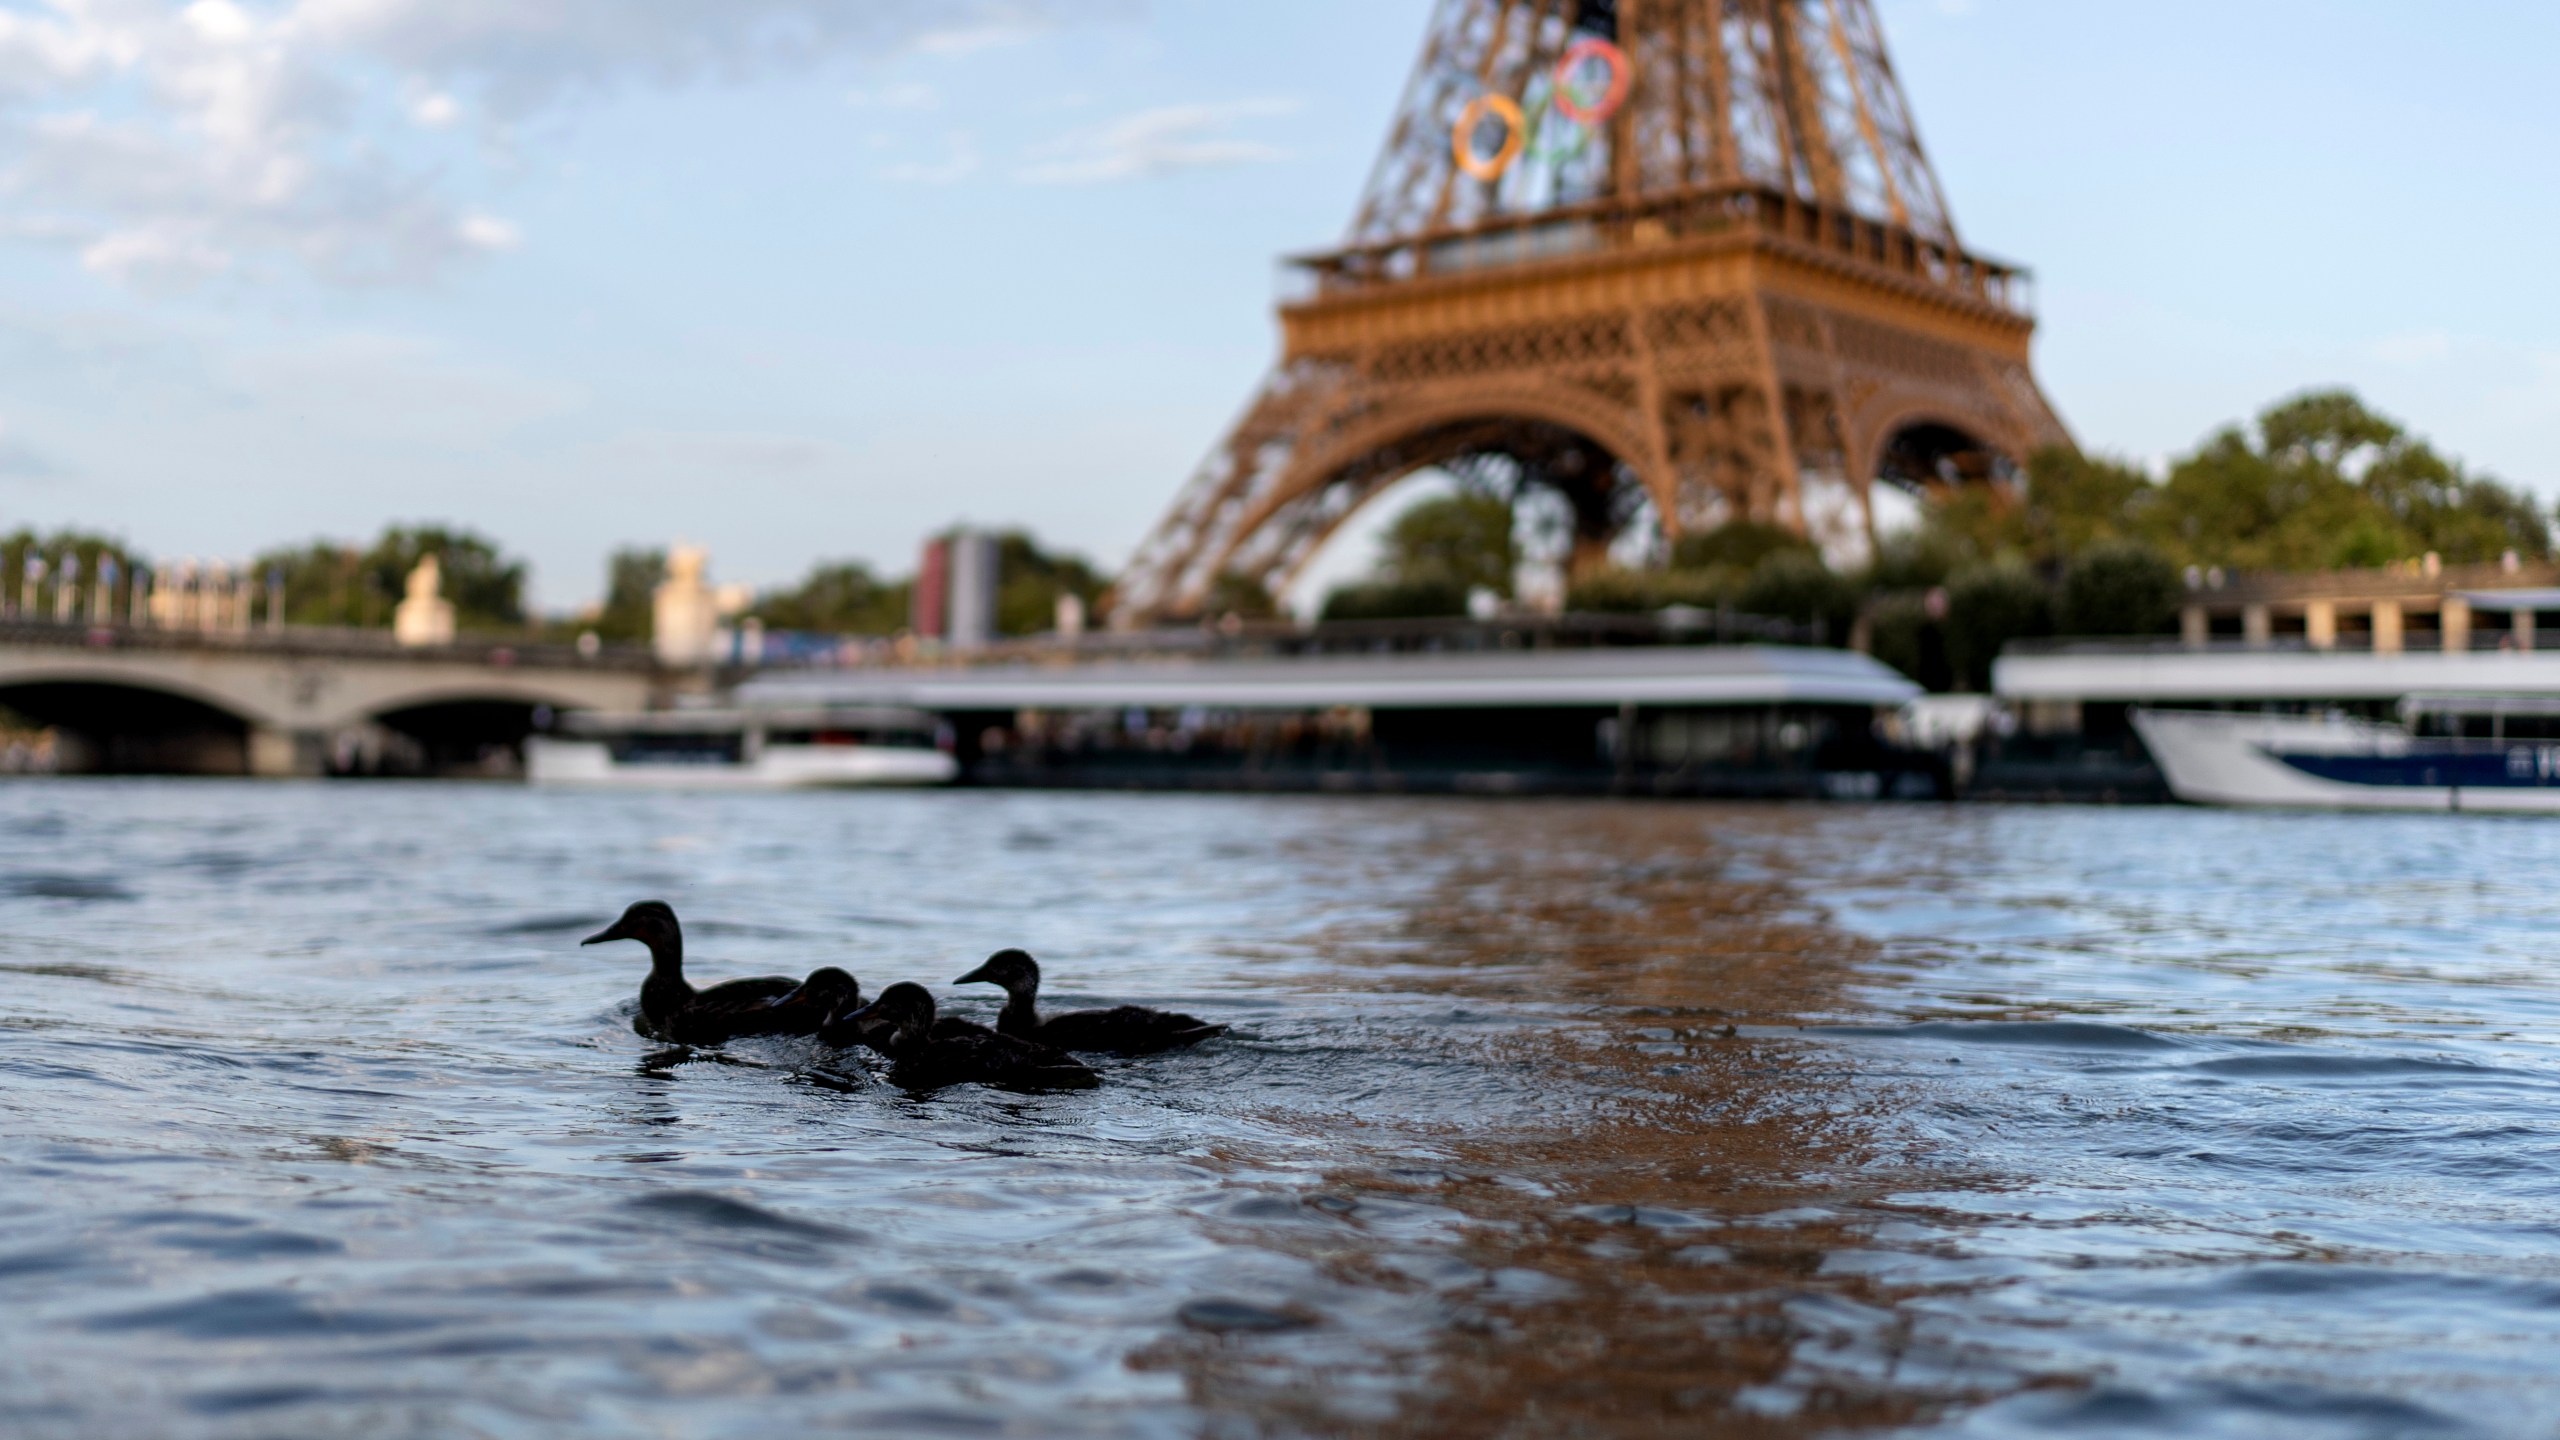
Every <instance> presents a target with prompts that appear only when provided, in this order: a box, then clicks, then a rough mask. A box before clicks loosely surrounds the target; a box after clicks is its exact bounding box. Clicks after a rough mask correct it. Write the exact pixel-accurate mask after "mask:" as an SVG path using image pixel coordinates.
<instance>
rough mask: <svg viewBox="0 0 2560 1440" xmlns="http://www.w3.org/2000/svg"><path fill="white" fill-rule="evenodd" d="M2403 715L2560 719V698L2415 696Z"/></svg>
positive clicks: (2402, 709) (2404, 706) (2405, 703)
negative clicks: (2534, 716)
mask: <svg viewBox="0 0 2560 1440" xmlns="http://www.w3.org/2000/svg"><path fill="white" fill-rule="evenodd" d="M2400 713H2401V714H2403V715H2560V695H2412V696H2410V697H2409V698H2407V699H2405V700H2403V701H2401V702H2400Z"/></svg>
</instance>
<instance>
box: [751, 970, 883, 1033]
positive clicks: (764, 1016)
mask: <svg viewBox="0 0 2560 1440" xmlns="http://www.w3.org/2000/svg"><path fill="white" fill-rule="evenodd" d="M861 1007H862V982H861V981H859V980H856V979H854V978H853V977H852V976H851V975H849V974H846V973H845V972H844V971H842V970H839V969H837V968H836V967H834V966H833V965H826V966H821V967H820V968H818V969H815V970H812V971H810V972H809V978H808V979H806V980H803V981H801V982H800V984H799V987H798V988H797V989H795V990H793V991H791V993H789V994H787V995H778V996H775V997H774V998H773V999H771V1000H768V1001H766V1002H764V1003H763V1004H762V1005H757V1006H751V1007H749V1008H747V1009H744V1010H740V1011H738V1012H736V1016H735V1021H734V1023H733V1024H732V1025H731V1027H730V1030H729V1034H730V1035H731V1037H733V1038H734V1037H736V1036H740V1035H815V1034H817V1033H818V1032H819V1031H821V1030H824V1029H825V1028H827V1022H828V1021H830V1020H833V1019H835V1018H836V1017H837V1016H839V1015H845V1014H850V1013H851V1012H853V1011H855V1010H858V1009H860V1008H861Z"/></svg>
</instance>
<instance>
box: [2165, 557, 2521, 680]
mask: <svg viewBox="0 0 2560 1440" xmlns="http://www.w3.org/2000/svg"><path fill="white" fill-rule="evenodd" d="M2186 582H2187V593H2186V598H2185V601H2184V603H2183V604H2182V605H2181V606H2180V608H2179V615H2178V632H2179V636H2180V638H2182V639H2183V640H2185V642H2186V643H2187V644H2188V645H2189V646H2192V647H2195V648H2197V649H2205V648H2220V647H2224V646H2232V645H2237V646H2243V647H2249V646H2255V647H2261V648H2266V649H2277V648H2287V649H2290V648H2295V647H2304V648H2309V649H2313V650H2371V651H2374V652H2375V653H2378V654H2385V655H2390V654H2398V653H2401V652H2404V651H2410V650H2443V651H2447V652H2453V653H2459V652H2462V651H2468V650H2475V649H2488V650H2497V649H2521V650H2531V649H2534V648H2536V646H2535V639H2536V627H2535V613H2536V612H2537V611H2540V610H2554V611H2560V566H2555V565H2552V564H2550V563H2548V562H2545V561H2519V560H2518V559H2517V558H2516V557H2515V556H2514V555H2513V554H2512V553H2510V554H2509V555H2508V556H2507V558H2506V559H2505V560H2504V561H2502V562H2500V563H2497V564H2492V565H2442V564H2439V563H2437V561H2436V557H2434V556H2433V555H2429V556H2427V557H2425V558H2424V559H2421V560H2412V561H2406V562H2403V563H2401V564H2397V565H2386V566H2384V567H2382V568H2380V569H2377V570H2332V571H2327V572H2324V573H2320V574H2309V575H2305V574H2291V573H2272V572H2266V573H2225V572H2224V571H2222V570H2220V569H2204V568H2200V567H2189V569H2188V570H2187V574H2186Z"/></svg>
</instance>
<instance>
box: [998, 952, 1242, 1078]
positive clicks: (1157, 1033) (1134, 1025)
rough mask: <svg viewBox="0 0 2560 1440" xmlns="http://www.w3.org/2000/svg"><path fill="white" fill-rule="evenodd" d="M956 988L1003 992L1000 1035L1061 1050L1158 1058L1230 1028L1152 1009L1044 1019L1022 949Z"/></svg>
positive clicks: (1036, 975)
mask: <svg viewBox="0 0 2560 1440" xmlns="http://www.w3.org/2000/svg"><path fill="white" fill-rule="evenodd" d="M951 983H952V984H954V985H996V986H1001V987H1003V990H1004V995H1005V1000H1004V1009H1003V1011H1002V1012H1000V1013H999V1014H998V1015H997V1016H996V1030H997V1031H998V1032H999V1033H1001V1034H1005V1035H1010V1036H1012V1037H1013V1038H1015V1039H1017V1040H1033V1041H1037V1042H1039V1043H1040V1044H1043V1045H1051V1046H1055V1047H1056V1048H1058V1049H1060V1050H1081V1051H1085V1052H1088V1053H1093V1054H1103V1055H1155V1054H1160V1053H1162V1052H1164V1051H1167V1050H1178V1049H1180V1048H1182V1047H1183V1046H1185V1045H1197V1044H1199V1043H1200V1042H1201V1041H1203V1040H1206V1039H1208V1038H1210V1037H1211V1036H1213V1035H1224V1034H1226V1033H1227V1027H1226V1026H1224V1025H1213V1024H1211V1023H1210V1022H1208V1021H1206V1020H1203V1019H1201V1018H1200V1017H1198V1016H1196V1015H1184V1014H1180V1013H1177V1012H1175V1011H1171V1010H1150V1009H1148V1008H1147V1007H1146V1006H1144V1005H1115V1006H1113V1007H1112V1008H1110V1009H1108V1010H1071V1011H1069V1012H1067V1013H1066V1014H1064V1015H1052V1016H1050V1017H1049V1018H1048V1019H1046V1020H1043V1019H1041V1018H1040V1010H1039V1001H1040V962H1039V961H1037V960H1034V959H1032V958H1031V956H1030V955H1029V954H1028V953H1026V952H1024V951H1021V950H999V951H997V952H996V953H994V954H993V955H990V956H988V957H987V963H985V964H984V965H981V966H979V967H978V968H977V969H975V970H972V971H970V972H969V973H968V974H966V975H963V976H961V977H960V978H959V979H957V980H954V981H952V982H951Z"/></svg>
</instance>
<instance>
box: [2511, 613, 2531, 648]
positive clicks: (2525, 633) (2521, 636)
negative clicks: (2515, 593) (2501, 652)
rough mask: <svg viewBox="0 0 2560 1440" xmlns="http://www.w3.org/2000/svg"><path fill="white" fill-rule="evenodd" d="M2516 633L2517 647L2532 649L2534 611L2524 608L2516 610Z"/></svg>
mask: <svg viewBox="0 0 2560 1440" xmlns="http://www.w3.org/2000/svg"><path fill="white" fill-rule="evenodd" d="M2515 635H2516V648H2517V649H2519V650H2530V649H2532V648H2533V612H2532V611H2530V610H2526V609H2522V608H2519V609H2517V610H2516V611H2515Z"/></svg>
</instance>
